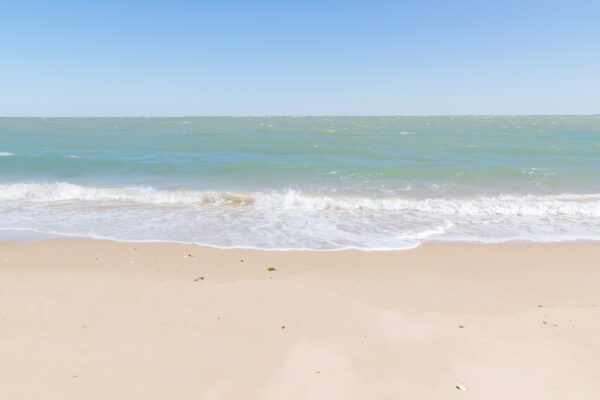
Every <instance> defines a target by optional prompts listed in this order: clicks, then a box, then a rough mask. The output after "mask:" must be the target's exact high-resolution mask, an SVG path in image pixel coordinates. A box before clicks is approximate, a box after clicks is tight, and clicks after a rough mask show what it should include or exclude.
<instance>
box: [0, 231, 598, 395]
mask: <svg viewBox="0 0 600 400" xmlns="http://www.w3.org/2000/svg"><path fill="white" fill-rule="evenodd" d="M598 259H600V244H598V243H553V244H533V243H527V244H493V245H483V244H461V243H450V244H440V243H435V244H432V243H428V244H424V245H421V246H419V247H417V248H415V249H411V250H400V251H356V250H341V251H327V252H322V251H316V252H313V251H260V250H241V249H240V250H236V249H231V250H220V249H215V248H206V247H200V246H196V245H185V244H175V243H128V242H112V241H104V240H91V239H82V240H79V239H78V240H71V239H59V240H47V241H39V242H35V241H32V242H0V332H3V334H2V335H1V336H0V354H2V361H0V387H2V392H3V393H4V396H6V398H14V399H17V398H18V399H38V398H46V399H55V398H56V399H80V398H86V399H106V398H144V399H154V398H156V399H162V398H168V397H171V398H178V399H192V398H194V399H196V398H203V399H210V398H218V399H229V398H231V399H234V398H235V399H239V398H247V399H255V398H256V399H295V398H298V399H308V398H310V399H314V398H323V399H338V398H339V399H352V398H356V399H365V398H366V399H368V398H373V399H375V398H377V399H381V398H423V399H429V398H431V399H435V398H449V399H451V398H472V399H478V398H485V399H506V398H524V399H525V398H546V399H565V398H577V399H595V398H598V397H599V396H600V382H599V381H598V379H597V377H598V376H600V356H599V355H600V342H599V341H598V340H597V338H596V337H597V332H598V330H599V329H600V308H599V305H600V292H599V291H598V290H597V285H598V282H600V269H598V268H597V260H598ZM271 268H272V270H269V269H271ZM461 389H466V390H464V391H463V390H461Z"/></svg>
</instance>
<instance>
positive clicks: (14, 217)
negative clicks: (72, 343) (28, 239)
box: [0, 182, 600, 250]
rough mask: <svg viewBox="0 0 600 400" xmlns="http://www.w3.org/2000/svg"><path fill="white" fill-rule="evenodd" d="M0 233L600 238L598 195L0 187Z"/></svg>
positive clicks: (276, 245)
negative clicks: (411, 195)
mask: <svg viewBox="0 0 600 400" xmlns="http://www.w3.org/2000/svg"><path fill="white" fill-rule="evenodd" d="M0 215H2V218H1V219H0V229H15V228H16V229H30V230H36V231H41V232H50V233H55V234H67V235H75V236H88V237H102V238H110V239H116V240H131V241H137V240H140V241H157V240H159V241H178V242H191V243H199V244H204V245H211V246H216V247H247V248H265V249H289V248H295V249H320V250H333V249H341V248H361V249H400V248H410V247H414V246H416V245H418V244H419V243H420V242H422V241H424V240H458V241H462V240H467V241H482V242H501V241H507V240H534V241H563V240H578V239H586V240H598V239H600V194H557V195H514V194H511V195H497V196H476V197H469V198H467V197H464V198H461V197H439V198H422V199H417V198H404V197H367V196H364V197H361V196H344V195H340V196H332V195H327V196H325V195H316V194H307V193H303V192H300V191H294V190H285V191H272V192H228V191H192V190H159V189H156V188H152V187H140V186H132V187H93V186H82V185H76V184H71V183H66V182H62V183H4V184H0Z"/></svg>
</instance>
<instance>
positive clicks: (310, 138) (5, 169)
mask: <svg viewBox="0 0 600 400" xmlns="http://www.w3.org/2000/svg"><path fill="white" fill-rule="evenodd" d="M40 235H41V237H45V235H50V236H52V237H54V236H57V237H64V236H67V237H90V238H107V239H113V240H120V241H171V242H184V243H196V244H201V245H205V246H212V247H219V248H257V249H271V250H276V249H312V250H337V249H346V248H354V249H368V250H378V249H407V248H413V247H415V246H418V245H419V244H421V243H424V242H427V241H447V242H483V243H496V242H509V241H534V242H558V241H574V240H600V116H525V117H523V116H515V117H510V116H507V117H193V118H192V117H190V118H0V239H2V240H10V239H11V238H18V239H19V240H21V239H23V238H27V237H29V238H37V237H40Z"/></svg>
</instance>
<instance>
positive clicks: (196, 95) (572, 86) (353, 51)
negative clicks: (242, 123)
mask: <svg viewBox="0 0 600 400" xmlns="http://www.w3.org/2000/svg"><path fill="white" fill-rule="evenodd" d="M589 113H600V1H598V0H594V1H587V2H584V1H577V0H573V1H566V0H565V1H560V2H559V1H552V0H551V1H526V0H522V1H512V0H507V1H483V0H482V1H456V2H454V1H416V0H415V1H353V0H347V1H313V0H305V1H295V2H291V1H211V2H201V1H198V2H192V1H161V2H157V1H139V2H138V1H128V2H127V1H97V2H93V1H77V2H64V1H55V2H50V1H45V2H30V1H13V2H9V1H2V2H1V3H0V115H3V116H12V115H14V116H30V115H31V116H108V115H115V116H117V115H165V116H176V115H283V114H285V115H307V114H308V115H324V114H329V115H392V114H393V115H407V114H418V115H422V114H426V115H428V114H589Z"/></svg>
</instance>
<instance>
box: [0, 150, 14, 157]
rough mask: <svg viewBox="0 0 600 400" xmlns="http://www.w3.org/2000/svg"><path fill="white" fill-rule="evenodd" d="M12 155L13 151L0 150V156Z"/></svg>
mask: <svg viewBox="0 0 600 400" xmlns="http://www.w3.org/2000/svg"><path fill="white" fill-rule="evenodd" d="M10 156H14V153H9V152H7V151H0V157H10Z"/></svg>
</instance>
